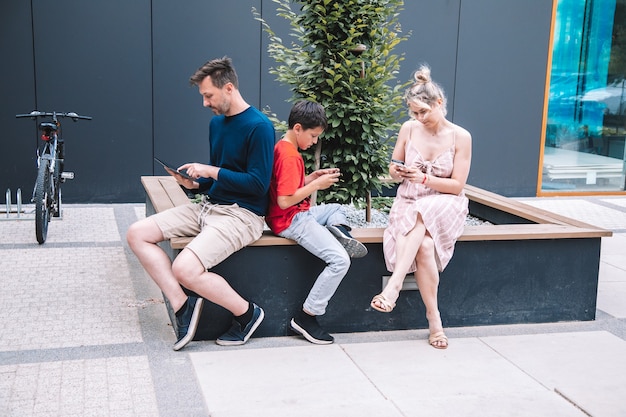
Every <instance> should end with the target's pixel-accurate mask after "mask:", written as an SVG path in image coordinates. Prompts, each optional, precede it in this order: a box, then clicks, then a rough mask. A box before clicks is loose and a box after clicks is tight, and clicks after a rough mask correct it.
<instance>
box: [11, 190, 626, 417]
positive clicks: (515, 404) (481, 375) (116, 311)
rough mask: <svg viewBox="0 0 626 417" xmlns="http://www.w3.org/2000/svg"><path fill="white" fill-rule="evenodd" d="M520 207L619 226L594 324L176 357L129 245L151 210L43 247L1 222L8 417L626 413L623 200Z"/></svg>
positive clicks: (608, 242) (68, 210) (62, 231)
mask: <svg viewBox="0 0 626 417" xmlns="http://www.w3.org/2000/svg"><path fill="white" fill-rule="evenodd" d="M521 200H522V201H524V202H526V203H528V204H531V205H535V206H538V207H541V208H544V209H547V210H551V211H554V212H557V213H559V214H562V215H566V216H569V217H572V218H575V219H578V220H581V221H584V222H587V223H590V224H594V225H596V226H600V227H603V228H607V229H610V230H613V231H614V236H613V237H611V238H604V239H603V242H602V262H601V267H600V286H599V291H598V304H597V307H598V311H597V318H596V320H595V321H593V322H573V323H571V322H568V323H554V324H528V325H514V326H489V327H466V328H450V329H446V332H447V335H448V336H449V337H450V348H449V349H447V350H436V349H433V348H432V347H430V346H429V345H428V344H427V342H426V339H427V336H428V332H427V330H410V331H394V332H370V333H358V334H336V335H335V337H336V343H335V344H332V345H327V346H317V345H312V344H310V343H308V342H306V341H304V340H303V339H302V338H299V337H296V336H294V337H279V338H260V339H259V338H253V339H251V340H250V341H249V342H248V344H246V345H245V346H241V347H234V348H233V347H226V348H225V347H220V346H217V345H215V344H214V343H213V342H211V341H206V342H192V343H191V344H190V345H189V346H188V347H186V348H185V349H184V350H182V351H180V352H174V351H173V350H172V344H173V343H174V339H175V338H174V333H173V331H172V327H171V325H170V323H169V318H168V315H167V312H166V309H165V306H164V304H163V300H162V297H161V294H160V292H159V290H158V288H157V287H156V286H155V285H154V283H152V281H151V280H150V278H149V277H148V276H147V275H146V274H145V272H144V271H143V269H142V268H141V266H140V265H139V263H138V262H137V260H136V258H135V257H134V255H133V254H132V253H131V252H130V250H129V249H128V246H127V245H126V242H125V239H124V235H125V232H126V230H127V228H128V226H129V225H130V224H131V223H132V222H134V221H135V220H137V219H139V218H142V217H143V216H144V206H143V205H141V204H114V205H66V206H65V207H64V213H63V214H64V216H63V219H62V220H53V221H52V223H51V224H50V228H49V233H48V241H47V242H46V243H45V244H44V245H41V246H40V245H38V244H37V243H36V241H35V236H34V235H35V232H34V223H33V221H32V220H27V219H26V220H20V221H13V220H11V221H0V271H2V272H1V276H2V283H3V291H2V292H1V293H0V303H1V305H2V311H3V313H2V315H1V316H0V325H1V326H2V333H1V336H0V416H15V417H27V416H64V417H66V416H115V417H118V416H163V417H169V416H172V417H178V416H214V417H215V416H227V417H240V416H241V417H243V416H246V417H247V416H261V417H264V416H289V417H297V416H306V417H309V416H318V415H323V416H330V417H335V416H337V417H345V416H359V417H361V416H370V415H372V416H385V417H388V416H389V417H395V416H398V417H400V416H402V417H407V416H435V415H448V416H480V417H485V416H507V417H508V416H533V417H534V416H583V417H584V416H594V417H609V416H620V417H623V416H626V400H625V399H624V392H625V391H624V390H625V387H626V302H624V300H626V197H594V198H591V197H568V198H544V199H540V198H529V199H521ZM1 216H4V214H2V213H0V217H1ZM444 320H445V318H444Z"/></svg>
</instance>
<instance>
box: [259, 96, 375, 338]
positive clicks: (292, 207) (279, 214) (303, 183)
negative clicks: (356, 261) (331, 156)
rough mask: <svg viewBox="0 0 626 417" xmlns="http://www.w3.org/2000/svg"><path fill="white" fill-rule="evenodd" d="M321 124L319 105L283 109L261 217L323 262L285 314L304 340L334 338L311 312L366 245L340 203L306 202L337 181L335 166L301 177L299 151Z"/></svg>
mask: <svg viewBox="0 0 626 417" xmlns="http://www.w3.org/2000/svg"><path fill="white" fill-rule="evenodd" d="M326 127H327V121H326V114H325V112H324V108H323V107H322V106H321V105H319V104H317V103H314V102H311V101H300V102H298V103H296V104H295V105H294V106H293V108H292V109H291V112H290V114H289V121H288V130H287V133H286V134H285V136H284V137H283V138H282V139H281V140H280V141H278V143H276V145H275V146H274V168H273V170H272V181H271V183H270V203H269V208H268V211H267V215H266V216H265V221H266V223H267V224H268V226H269V227H270V229H272V231H273V232H274V233H276V234H277V235H279V236H282V237H286V238H288V239H292V240H295V241H296V242H298V244H300V245H301V246H302V247H304V248H305V249H306V250H308V251H309V252H311V253H312V254H313V255H315V256H317V257H318V258H320V259H322V260H323V261H324V262H326V267H325V268H324V270H323V271H322V272H321V273H320V274H319V275H318V277H317V279H316V280H315V284H313V288H311V291H310V292H309V295H308V296H307V298H306V300H305V302H304V304H303V306H302V310H301V311H300V312H299V313H298V314H296V316H295V317H294V318H292V319H291V323H290V325H291V328H292V329H293V330H294V331H295V332H297V333H299V334H301V335H302V336H304V337H305V338H306V339H307V340H308V341H310V342H312V343H317V344H329V343H332V342H333V340H334V338H333V337H332V336H331V335H330V334H328V333H327V332H326V331H325V330H324V329H322V328H321V327H320V325H319V323H318V322H317V316H320V315H322V314H324V313H325V312H326V306H327V305H328V301H329V300H330V298H331V297H332V296H333V294H334V293H335V291H336V290H337V287H339V284H340V283H341V280H342V279H343V277H344V276H345V275H346V274H347V272H348V268H350V258H351V257H352V258H359V257H362V256H365V255H366V254H367V248H366V247H365V245H363V244H362V243H361V242H359V241H358V240H356V239H353V238H352V236H351V235H350V233H349V230H350V228H349V227H348V226H346V216H345V214H344V213H343V206H342V205H341V204H322V205H317V206H311V205H310V202H309V197H310V195H311V194H312V193H313V192H315V191H317V190H325V189H327V188H329V187H331V186H332V185H334V184H335V183H337V181H339V175H340V173H339V169H338V168H328V169H320V170H317V171H314V172H312V173H310V174H309V175H306V176H305V169H304V160H303V159H302V156H301V155H300V153H299V152H298V148H299V149H302V150H305V149H308V148H310V147H311V146H312V145H314V144H315V143H317V140H318V138H319V136H320V135H321V134H322V132H323V131H324V129H326Z"/></svg>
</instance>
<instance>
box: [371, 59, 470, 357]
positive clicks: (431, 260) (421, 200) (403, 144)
mask: <svg viewBox="0 0 626 417" xmlns="http://www.w3.org/2000/svg"><path fill="white" fill-rule="evenodd" d="M414 77H415V82H414V83H413V85H412V86H411V87H410V88H409V89H408V90H407V92H406V94H405V100H406V102H407V105H408V107H409V114H410V116H411V119H410V120H409V121H407V122H405V123H404V124H403V125H402V127H401V128H400V132H399V133H398V140H397V142H396V145H395V148H394V150H393V156H392V163H391V164H390V165H389V174H390V175H391V177H392V178H394V179H395V180H397V181H402V183H401V184H400V185H399V187H398V192H397V194H396V198H395V201H394V203H393V206H392V208H391V212H390V215H389V226H388V227H387V229H386V230H385V233H384V236H383V252H384V255H385V263H386V265H387V269H388V270H389V271H391V272H392V275H391V277H390V279H389V282H388V283H387V285H386V286H385V289H384V290H383V292H382V293H380V294H378V295H376V296H375V297H374V298H373V299H372V303H371V306H372V308H374V309H376V310H378V311H381V312H384V313H389V312H391V311H392V310H393V308H394V307H395V306H396V300H397V299H398V296H399V294H400V289H401V288H402V283H403V281H404V278H405V276H406V275H407V274H409V273H415V280H416V281H417V285H418V287H419V291H420V294H421V296H422V300H423V302H424V305H425V306H426V318H427V319H428V328H429V331H430V336H429V338H428V342H429V343H430V344H431V345H432V346H433V347H435V348H437V349H445V348H447V347H448V338H447V337H446V335H445V333H444V332H443V324H442V322H441V317H440V314H439V307H438V304H437V290H438V287H439V272H441V271H443V269H444V268H445V267H446V265H447V264H448V262H449V261H450V258H452V254H453V252H454V244H455V242H456V240H457V239H458V238H459V236H461V234H462V233H463V228H464V226H465V219H466V216H467V213H468V200H467V197H465V194H464V193H463V188H464V187H465V182H466V181H467V176H468V174H469V170H470V164H471V154H472V137H471V135H470V133H469V132H468V131H467V130H465V129H463V128H462V127H460V126H458V125H455V124H454V123H452V122H450V121H448V120H447V119H446V97H445V94H444V92H443V90H442V88H441V87H440V86H439V85H438V84H437V83H435V82H433V81H432V80H431V78H430V68H429V67H427V66H425V65H424V66H422V67H420V69H419V70H418V71H417V72H416V73H415V75H414Z"/></svg>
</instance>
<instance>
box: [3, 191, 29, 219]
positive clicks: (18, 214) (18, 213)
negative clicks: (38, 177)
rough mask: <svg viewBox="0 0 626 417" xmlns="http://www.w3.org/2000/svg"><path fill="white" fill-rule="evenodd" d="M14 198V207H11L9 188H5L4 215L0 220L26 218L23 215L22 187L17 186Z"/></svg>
mask: <svg viewBox="0 0 626 417" xmlns="http://www.w3.org/2000/svg"><path fill="white" fill-rule="evenodd" d="M15 200H16V207H15V209H13V205H12V201H11V189H10V188H7V192H6V200H5V216H4V217H2V218H0V220H23V219H28V217H23V216H22V214H25V213H24V209H23V208H22V189H21V188H18V189H17V191H16V192H15ZM13 214H15V216H13Z"/></svg>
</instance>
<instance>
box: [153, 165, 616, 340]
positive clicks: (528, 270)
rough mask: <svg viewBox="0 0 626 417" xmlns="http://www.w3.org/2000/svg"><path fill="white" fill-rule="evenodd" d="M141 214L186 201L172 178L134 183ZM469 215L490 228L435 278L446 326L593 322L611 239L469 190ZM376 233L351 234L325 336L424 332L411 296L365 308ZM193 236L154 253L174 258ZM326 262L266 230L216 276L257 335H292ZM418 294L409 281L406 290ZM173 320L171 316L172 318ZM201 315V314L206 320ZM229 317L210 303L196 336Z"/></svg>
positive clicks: (469, 230) (475, 231) (380, 267)
mask: <svg viewBox="0 0 626 417" xmlns="http://www.w3.org/2000/svg"><path fill="white" fill-rule="evenodd" d="M141 181H142V184H143V186H144V188H145V190H146V214H147V215H150V214H153V213H158V212H161V211H164V210H166V209H168V208H171V207H174V206H178V205H181V204H189V203H190V200H189V197H188V196H187V194H186V193H185V192H184V191H183V189H182V188H181V187H180V186H179V185H178V184H177V183H176V181H175V180H174V179H173V178H172V177H169V176H149V177H148V176H146V177H142V178H141ZM465 193H466V195H467V196H468V198H469V200H470V213H471V214H472V215H474V216H477V217H480V218H483V219H485V220H488V221H490V222H492V223H494V224H490V225H478V226H466V227H465V231H464V233H463V235H462V236H461V237H460V239H459V242H457V245H456V249H455V255H454V257H453V258H452V261H451V262H450V264H449V266H448V267H447V268H446V270H445V271H444V272H443V273H442V274H441V284H440V289H439V298H440V309H441V314H442V318H443V321H444V326H447V327H450V326H468V325H490V324H513V323H523V322H533V323H539V322H556V321H571V320H576V321H578V320H592V319H594V318H595V302H596V294H597V279H598V268H599V256H600V243H601V238H602V237H604V236H611V232H610V231H607V230H604V229H599V228H597V227H594V226H591V225H588V224H585V223H582V222H579V221H576V220H573V219H569V218H567V217H563V216H559V215H557V214H554V213H551V212H548V211H545V210H542V209H538V208H535V207H532V206H529V205H527V204H524V203H522V202H519V201H516V200H513V199H509V198H506V197H502V196H500V195H497V194H494V193H491V192H489V191H486V190H482V189H480V188H477V187H473V186H470V185H468V186H466V188H465ZM383 230H384V229H382V228H355V229H353V231H352V234H353V236H354V237H355V238H356V239H358V240H359V241H361V242H362V243H364V244H365V245H366V246H367V247H368V250H369V254H368V255H367V256H365V257H364V258H360V259H354V260H353V261H352V266H351V268H350V271H349V273H348V275H347V276H346V277H345V278H344V280H343V282H342V284H341V286H340V287H339V289H338V291H337V293H336V294H335V296H334V297H333V299H332V300H331V303H330V305H329V307H328V311H327V313H326V314H325V315H324V316H323V317H321V321H322V322H323V323H324V326H325V327H326V328H327V329H328V331H330V332H356V331H372V330H396V329H409V328H426V327H427V325H428V324H427V322H426V320H425V317H424V307H423V304H422V303H421V298H420V296H419V293H418V291H405V292H403V293H402V295H401V297H400V299H399V300H398V305H397V306H396V308H395V310H394V311H393V312H392V313H391V314H382V313H378V312H375V311H373V310H372V309H371V308H370V307H369V302H370V300H371V297H372V296H373V295H375V294H377V293H378V292H380V291H381V289H382V287H383V285H384V282H385V279H386V277H387V276H388V275H389V273H388V271H387V270H386V268H385V265H384V258H383V255H382V236H383ZM190 240H191V238H174V239H171V240H170V241H167V242H162V243H161V247H162V248H163V249H164V250H165V251H166V252H167V253H168V254H169V255H170V258H171V259H174V258H175V257H176V255H177V254H178V253H179V252H180V250H182V249H183V248H184V247H185V246H186V245H187V243H188V242H189V241H190ZM323 267H324V265H323V263H322V262H321V261H320V260H319V259H317V258H316V257H314V256H313V255H311V254H310V253H308V252H307V251H306V250H304V249H303V248H301V247H300V246H299V245H297V244H296V243H295V242H294V241H292V240H289V239H285V238H282V237H279V236H275V235H273V234H272V233H271V232H270V231H266V232H264V233H263V235H262V237H261V238H260V239H259V240H257V241H256V242H254V243H253V244H251V245H249V246H248V247H246V248H244V249H242V250H240V251H238V252H237V253H235V254H233V255H231V256H230V257H229V258H228V259H227V260H225V261H224V262H222V263H221V264H220V265H218V266H216V267H215V268H214V269H213V270H214V271H215V272H217V273H219V274H221V275H223V276H224V277H226V278H227V279H228V280H229V282H230V283H231V285H232V286H233V288H235V289H236V290H237V291H239V292H240V293H241V294H242V295H243V296H244V297H245V298H248V299H252V300H254V301H256V302H257V303H258V304H259V305H261V306H262V307H264V309H265V313H266V318H265V320H264V322H263V324H262V325H261V326H260V327H259V330H258V331H257V333H255V335H256V336H282V335H286V334H289V331H288V329H287V327H288V323H289V319H290V318H291V316H292V315H293V313H294V312H295V311H297V309H299V308H300V307H301V303H302V302H303V301H304V298H305V297H306V294H307V293H308V290H309V289H310V287H311V285H312V284H313V281H314V280H315V278H316V277H317V274H318V273H319V272H320V271H321V270H322V268H323ZM407 282H409V281H407ZM405 288H406V289H408V290H411V289H413V290H415V289H416V286H415V285H414V284H413V285H411V284H410V283H409V284H408V285H407V286H406V287H405ZM170 315H172V312H171V311H170ZM205 316H206V317H205ZM230 318H231V317H230V314H229V313H228V312H227V311H225V310H223V309H221V307H218V306H215V305H213V304H211V303H207V307H205V309H204V311H203V315H202V318H201V326H200V329H199V331H198V334H197V335H196V338H197V339H202V340H204V339H214V338H216V337H217V336H219V335H220V334H221V333H222V332H223V331H225V330H226V329H227V328H228V326H229V325H230Z"/></svg>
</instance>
